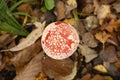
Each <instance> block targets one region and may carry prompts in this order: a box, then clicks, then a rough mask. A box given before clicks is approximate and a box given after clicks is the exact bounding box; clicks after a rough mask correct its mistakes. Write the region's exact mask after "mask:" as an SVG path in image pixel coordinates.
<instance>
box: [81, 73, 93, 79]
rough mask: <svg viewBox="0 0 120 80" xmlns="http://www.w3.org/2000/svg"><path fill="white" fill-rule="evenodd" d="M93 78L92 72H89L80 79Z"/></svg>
mask: <svg viewBox="0 0 120 80" xmlns="http://www.w3.org/2000/svg"><path fill="white" fill-rule="evenodd" d="M90 79H91V74H90V73H87V74H86V75H85V76H83V77H82V78H81V79H80V80H90Z"/></svg>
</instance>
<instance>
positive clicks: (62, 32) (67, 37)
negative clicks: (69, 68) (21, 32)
mask: <svg viewBox="0 0 120 80" xmlns="http://www.w3.org/2000/svg"><path fill="white" fill-rule="evenodd" d="M41 44H42V47H43V50H44V51H45V53H46V54H47V55H48V56H49V57H51V58H53V59H65V58H68V57H69V56H71V55H72V54H73V53H74V52H75V51H76V49H77V46H78V44H79V36H78V34H77V31H76V30H75V29H74V27H72V26H71V25H70V24H68V23H65V22H53V23H51V24H49V25H48V26H47V27H46V28H45V30H44V31H43V34H42V39H41Z"/></svg>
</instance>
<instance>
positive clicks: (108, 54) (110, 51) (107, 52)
mask: <svg viewBox="0 0 120 80" xmlns="http://www.w3.org/2000/svg"><path fill="white" fill-rule="evenodd" d="M100 58H101V59H102V60H103V61H106V62H109V63H114V62H116V61H117V60H118V58H117V56H116V51H115V47H114V46H108V47H107V48H105V49H104V50H102V51H101V52H100Z"/></svg>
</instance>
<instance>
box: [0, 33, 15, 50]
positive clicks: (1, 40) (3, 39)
mask: <svg viewBox="0 0 120 80" xmlns="http://www.w3.org/2000/svg"><path fill="white" fill-rule="evenodd" d="M16 37H17V36H15V35H11V34H2V35H1V36H0V48H2V47H4V46H5V45H7V44H9V43H10V42H12V41H13V40H14V39H15V38H16Z"/></svg>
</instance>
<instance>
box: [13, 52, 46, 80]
mask: <svg viewBox="0 0 120 80" xmlns="http://www.w3.org/2000/svg"><path fill="white" fill-rule="evenodd" d="M43 56H44V52H40V53H39V54H37V55H36V56H35V57H34V58H33V59H32V60H31V61H30V62H29V63H28V64H27V65H26V66H25V67H24V69H23V70H21V71H20V72H18V74H17V75H16V77H15V78H14V80H35V78H36V76H37V75H38V74H39V72H41V71H42V64H41V60H42V58H43Z"/></svg>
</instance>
